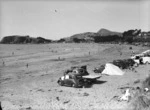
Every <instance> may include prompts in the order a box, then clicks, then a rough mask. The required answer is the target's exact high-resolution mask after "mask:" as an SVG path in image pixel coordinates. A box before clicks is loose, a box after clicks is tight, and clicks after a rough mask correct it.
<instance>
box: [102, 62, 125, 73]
mask: <svg viewBox="0 0 150 110" xmlns="http://www.w3.org/2000/svg"><path fill="white" fill-rule="evenodd" d="M102 74H106V75H123V74H124V72H123V71H122V70H121V69H120V68H119V67H117V66H115V65H113V64H111V63H106V65H105V69H104V70H103V71H102Z"/></svg>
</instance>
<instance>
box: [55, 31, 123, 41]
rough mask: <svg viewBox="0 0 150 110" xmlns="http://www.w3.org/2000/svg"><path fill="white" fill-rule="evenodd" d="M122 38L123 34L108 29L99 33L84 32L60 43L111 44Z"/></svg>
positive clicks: (63, 39)
mask: <svg viewBox="0 0 150 110" xmlns="http://www.w3.org/2000/svg"><path fill="white" fill-rule="evenodd" d="M121 38H122V33H119V32H113V31H109V30H107V29H100V30H99V31H98V32H84V33H79V34H74V35H72V36H70V37H67V38H62V39H60V40H58V42H69V43H71V42H75V43H80V42H96V43H98V42H107V41H108V42H110V41H116V40H119V39H121Z"/></svg>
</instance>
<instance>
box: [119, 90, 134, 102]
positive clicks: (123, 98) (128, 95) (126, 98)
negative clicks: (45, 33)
mask: <svg viewBox="0 0 150 110" xmlns="http://www.w3.org/2000/svg"><path fill="white" fill-rule="evenodd" d="M130 96H131V94H130V92H129V89H127V90H126V93H125V94H124V95H122V96H121V97H120V100H121V101H129V97H130Z"/></svg>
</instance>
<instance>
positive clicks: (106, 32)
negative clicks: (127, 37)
mask: <svg viewBox="0 0 150 110" xmlns="http://www.w3.org/2000/svg"><path fill="white" fill-rule="evenodd" d="M97 33H98V34H99V35H100V36H113V35H118V36H120V37H121V36H122V33H120V32H114V31H110V30H107V29H104V28H102V29H100V30H99V31H98V32H97Z"/></svg>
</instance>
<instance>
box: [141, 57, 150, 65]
mask: <svg viewBox="0 0 150 110" xmlns="http://www.w3.org/2000/svg"><path fill="white" fill-rule="evenodd" d="M142 60H143V63H144V64H146V63H150V57H142Z"/></svg>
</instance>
